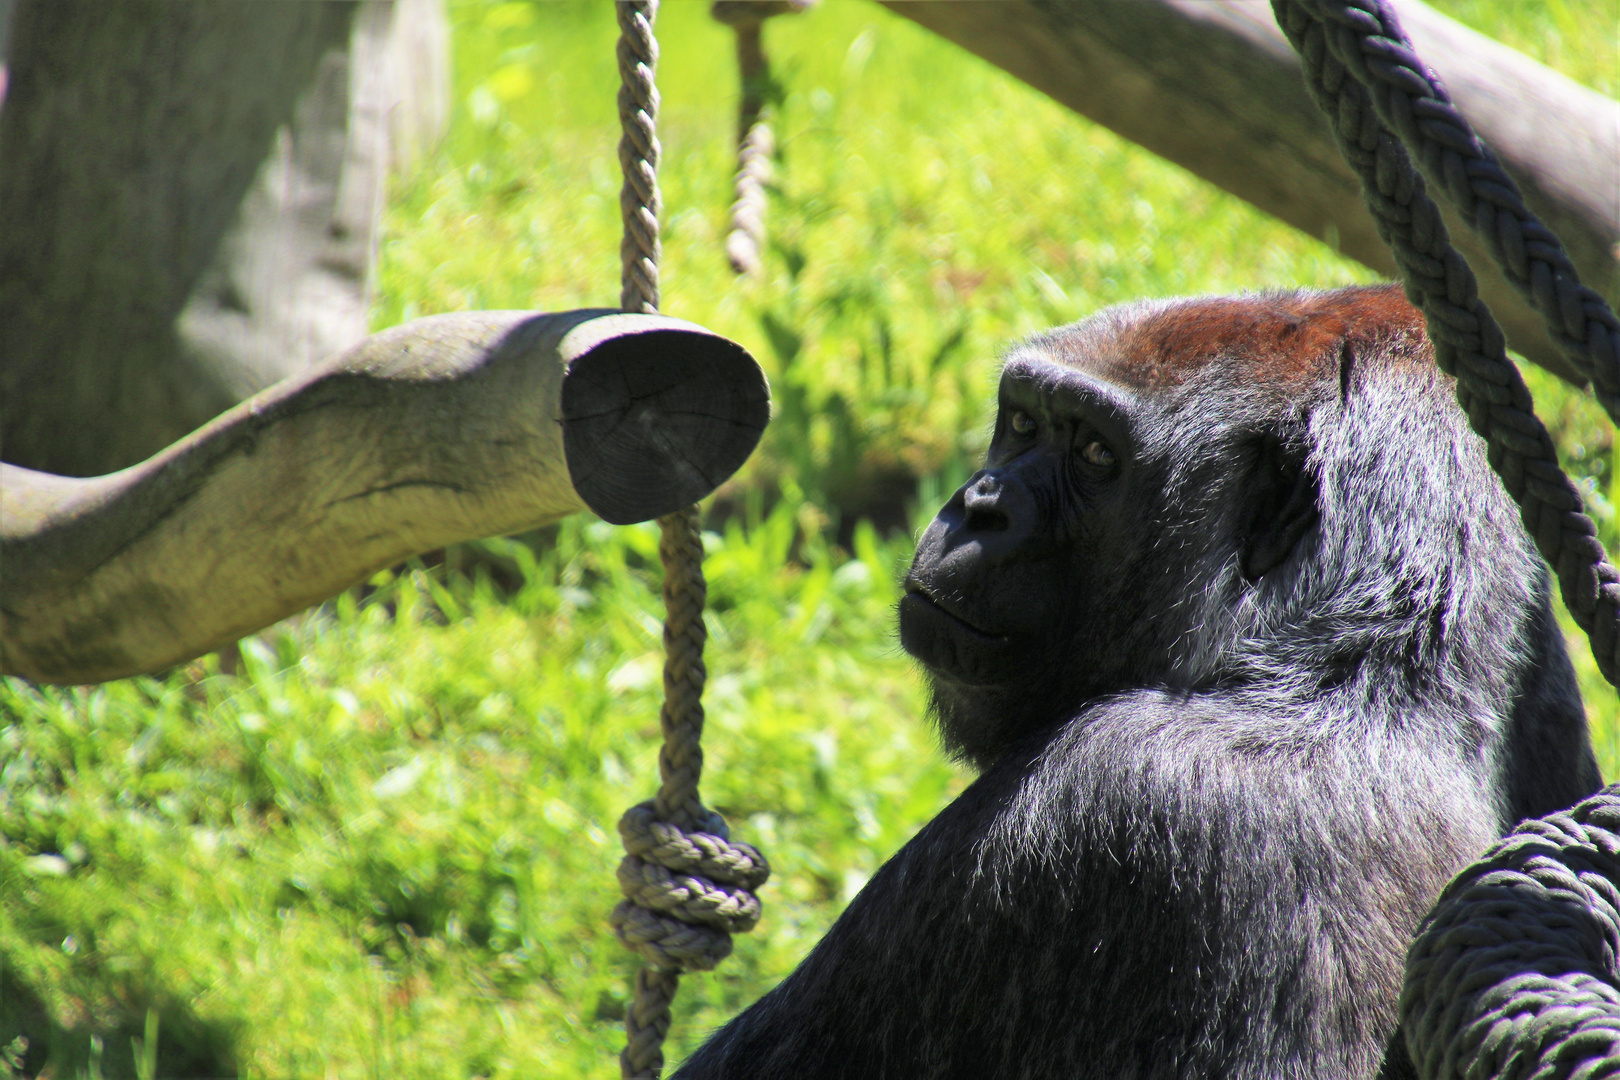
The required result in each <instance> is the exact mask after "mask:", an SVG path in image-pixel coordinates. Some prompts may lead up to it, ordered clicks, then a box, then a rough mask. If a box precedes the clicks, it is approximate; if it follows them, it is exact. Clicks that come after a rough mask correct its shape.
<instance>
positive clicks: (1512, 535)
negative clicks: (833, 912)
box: [676, 288, 1601, 1080]
mask: <svg viewBox="0 0 1620 1080" xmlns="http://www.w3.org/2000/svg"><path fill="white" fill-rule="evenodd" d="M1420 326H1421V323H1420V321H1419V319H1418V317H1417V315H1416V313H1415V312H1413V311H1412V310H1411V309H1410V308H1409V307H1407V306H1406V305H1405V303H1404V301H1402V300H1401V299H1400V295H1399V293H1398V291H1395V290H1391V289H1389V288H1369V289H1347V290H1341V291H1339V292H1333V293H1295V294H1278V295H1268V296H1250V297H1240V298H1228V299H1203V300H1190V301H1157V302H1152V303H1145V304H1141V305H1135V306H1131V307H1126V308H1122V309H1114V310H1110V311H1107V312H1103V313H1101V314H1099V315H1097V316H1093V317H1092V318H1091V319H1089V320H1087V321H1086V322H1084V323H1080V324H1077V325H1075V326H1071V327H1065V328H1062V329H1060V330H1056V331H1053V332H1051V333H1049V334H1045V335H1042V336H1040V337H1038V338H1036V339H1034V340H1033V341H1031V342H1029V343H1026V344H1025V345H1024V346H1023V347H1022V348H1020V349H1019V350H1018V351H1017V352H1015V353H1014V355H1013V358H1012V360H1011V361H1010V362H1009V363H1008V364H1007V366H1006V368H1005V371H1004V376H1003V380H1002V388H1001V401H1000V412H999V416H998V419H997V421H996V430H995V434H994V438H993V441H992V444H991V448H990V452H989V455H988V458H987V460H986V462H985V467H984V469H983V470H981V471H980V472H979V473H977V474H975V476H974V477H973V478H972V479H970V480H969V481H968V483H967V484H966V485H964V486H963V488H962V489H961V490H960V491H958V492H957V493H956V494H955V495H953V496H952V497H951V500H950V501H949V502H948V503H947V504H946V505H945V507H944V508H943V509H941V510H940V512H939V516H938V517H937V518H936V519H935V521H934V522H933V524H932V525H931V526H930V527H929V528H928V530H927V531H926V533H925V534H924V536H923V538H922V540H921V542H920V543H919V544H918V549H917V556H916V559H915V561H914V562H913V564H912V567H911V571H910V573H909V575H908V577H907V580H906V585H905V597H904V599H903V600H902V601H901V605H900V634H901V640H902V642H903V644H904V646H905V648H906V649H907V650H908V651H909V652H910V653H911V654H912V655H913V656H914V657H915V658H916V659H917V660H918V661H919V662H920V663H921V664H922V665H923V669H924V671H925V673H926V675H927V677H928V679H929V681H930V683H931V685H932V689H933V698H934V710H935V713H936V719H937V721H938V723H939V727H940V731H941V734H942V736H943V739H944V741H945V744H946V747H947V749H949V750H950V751H951V752H952V753H954V754H956V755H958V756H959V757H961V758H963V759H965V760H967V761H969V762H971V763H972V764H973V765H974V766H976V767H977V768H979V769H980V770H981V774H980V776H979V777H978V779H977V780H976V781H975V782H974V783H973V784H972V785H971V786H969V787H968V789H967V790H966V791H965V792H963V794H962V795H961V796H960V797H959V798H957V799H956V801H954V802H953V803H952V804H951V805H950V806H948V807H947V808H946V809H945V810H944V811H942V812H941V813H940V815H939V816H938V817H936V818H935V819H934V820H933V821H932V822H930V823H929V824H928V825H927V826H925V827H924V828H923V829H922V831H921V832H919V833H918V834H917V836H916V837H915V838H914V839H912V840H911V841H910V842H909V843H907V844H906V845H905V847H903V848H902V849H901V850H900V851H899V852H898V853H897V854H896V855H895V856H894V857H893V858H892V859H890V860H889V862H888V863H886V864H885V865H884V866H883V867H882V869H880V870H879V871H878V873H877V874H876V875H874V876H873V878H872V880H871V881H870V882H869V883H868V884H867V886H866V887H865V888H864V889H863V890H862V891H861V893H860V895H859V896H857V897H856V898H855V900H854V901H852V902H851V904H850V905H849V908H848V909H847V910H846V911H845V912H844V913H843V915H842V916H840V918H839V920H838V922H837V923H836V924H835V925H834V926H833V928H832V929H831V930H830V931H829V932H828V934H827V935H826V937H825V938H824V939H823V940H822V941H821V943H820V944H818V945H817V946H816V947H815V949H814V950H813V951H812V952H811V953H810V955H809V956H808V957H807V958H806V959H805V960H804V962H803V963H802V964H801V965H800V966H799V968H798V969H797V970H796V971H794V973H793V974H792V975H791V976H789V977H788V978H787V979H786V980H784V981H783V982H782V983H781V985H779V986H778V987H776V989H774V990H772V991H771V992H770V993H768V994H766V995H765V996H764V997H763V998H761V999H760V1000H759V1001H758V1002H756V1003H755V1004H754V1005H753V1006H751V1007H750V1008H748V1009H747V1010H746V1011H744V1012H743V1013H742V1014H741V1015H740V1016H738V1017H737V1018H736V1019H735V1020H733V1021H732V1022H731V1023H729V1024H727V1025H726V1026H725V1027H724V1028H722V1029H721V1030H720V1031H719V1032H717V1033H716V1034H715V1035H714V1036H713V1037H712V1038H711V1039H710V1040H709V1041H708V1042H707V1043H706V1044H705V1045H704V1046H703V1047H702V1048H701V1049H699V1050H698V1051H697V1052H696V1053H695V1054H693V1055H692V1057H691V1058H690V1059H689V1060H688V1061H687V1062H685V1063H684V1064H683V1065H682V1066H681V1068H680V1070H679V1071H678V1072H677V1073H676V1076H677V1078H688V1080H697V1078H704V1080H834V1078H843V1077H861V1078H892V1080H923V1078H928V1080H983V1078H990V1077H993V1078H997V1080H1000V1078H1030V1080H1035V1078H1041V1080H1045V1078H1055V1077H1062V1078H1065V1080H1069V1078H1095V1080H1194V1078H1199V1080H1203V1078H1210V1080H1213V1078H1217V1077H1218V1078H1221V1080H1315V1078H1323V1080H1373V1078H1374V1077H1375V1076H1383V1077H1384V1078H1385V1080H1396V1078H1397V1077H1405V1076H1408V1075H1410V1072H1409V1071H1406V1072H1403V1071H1401V1067H1400V1066H1401V1063H1400V1062H1399V1060H1398V1057H1399V1055H1392V1056H1391V1059H1390V1071H1388V1072H1386V1073H1382V1074H1381V1073H1380V1064H1381V1062H1382V1061H1383V1060H1384V1055H1385V1049H1386V1047H1391V1046H1394V1047H1397V1048H1398V1047H1401V1046H1402V1045H1403V1044H1402V1043H1401V1041H1400V1035H1399V1032H1397V1031H1396V1030H1395V1009H1394V1006H1395V998H1396V994H1397V992H1398V990H1399V986H1400V979H1401V969H1402V963H1403V958H1404V953H1405V949H1406V946H1407V943H1408V942H1409V941H1410V939H1411V935H1412V933H1413V931H1414V930H1415V928H1416V927H1417V925H1418V922H1419V920H1420V919H1421V918H1422V917H1423V915H1424V913H1425V912H1426V911H1427V909H1428V908H1429V906H1430V904H1431V903H1432V901H1433V899H1434V897H1435V896H1436V895H1437V894H1438V893H1439V891H1440V889H1441V888H1442V886H1443V885H1444V884H1445V882H1446V880H1447V879H1448V878H1449V877H1451V875H1452V874H1453V873H1455V871H1456V870H1457V869H1459V868H1460V867H1461V866H1462V865H1463V864H1465V863H1466V862H1468V861H1469V860H1470V859H1472V858H1474V857H1475V856H1476V855H1477V854H1478V853H1479V852H1481V851H1482V850H1484V848H1485V847H1486V846H1487V845H1488V844H1489V843H1490V842H1491V840H1492V839H1494V838H1495V837H1496V836H1498V835H1500V833H1501V832H1502V831H1503V830H1504V829H1506V828H1507V827H1509V826H1511V825H1512V824H1513V823H1514V822H1516V821H1517V820H1519V819H1520V818H1522V817H1528V816H1538V815H1540V814H1544V813H1547V812H1550V811H1552V810H1555V809H1558V808H1562V807H1565V806H1568V805H1570V804H1572V803H1574V802H1575V801H1577V800H1578V799H1580V798H1582V797H1584V796H1586V795H1587V794H1590V793H1591V792H1592V791H1594V790H1596V789H1597V787H1598V786H1599V784H1600V783H1601V780H1600V778H1599V775H1598V771H1597V765H1596V761H1595V759H1594V757H1593V754H1592V750H1591V746H1590V744H1589V741H1588V738H1587V733H1586V726H1585V716H1584V710H1583V708H1582V705H1581V702H1580V697H1579V694H1578V692H1577V691H1576V688H1575V682H1574V674H1573V671H1572V670H1571V668H1570V664H1569V660H1568V657H1567V656H1566V654H1565V652H1564V644H1563V638H1562V635H1561V634H1560V632H1559V630H1558V627H1557V624H1556V622H1555V621H1554V619H1553V616H1552V611H1551V606H1550V601H1549V598H1548V592H1547V573H1546V570H1545V568H1544V567H1543V566H1542V565H1541V563H1540V561H1539V559H1537V558H1536V556H1535V554H1534V549H1533V548H1532V547H1531V546H1530V544H1529V542H1528V539H1527V538H1526V537H1525V535H1524V532H1523V529H1522V527H1521V525H1520V524H1519V515H1518V511H1517V509H1516V508H1515V507H1514V505H1513V503H1512V501H1511V500H1510V499H1509V498H1508V497H1507V495H1506V493H1505V492H1504V491H1503V490H1502V488H1501V485H1500V483H1499V482H1498V481H1497V479H1496V477H1495V475H1494V474H1493V473H1492V472H1491V470H1490V467H1489V465H1488V464H1487V463H1486V461H1485V456H1484V453H1483V450H1482V448H1481V446H1480V444H1479V442H1478V440H1477V439H1476V438H1475V437H1474V435H1473V434H1472V432H1471V431H1469V430H1468V426H1467V422H1466V419H1465V418H1464V417H1463V416H1462V414H1461V411H1460V410H1459V409H1458V407H1457V405H1456V402H1455V400H1454V395H1453V390H1452V387H1451V384H1450V382H1449V380H1448V379H1446V378H1445V377H1443V376H1442V375H1441V374H1440V373H1439V372H1438V371H1437V370H1436V369H1435V367H1434V365H1433V362H1432V358H1431V356H1430V352H1429V348H1428V345H1427V342H1426V341H1425V340H1424V339H1423V337H1422V336H1421V331H1420ZM1409 1064H1410V1063H1409V1062H1408V1063H1405V1065H1406V1066H1407V1067H1408V1068H1409Z"/></svg>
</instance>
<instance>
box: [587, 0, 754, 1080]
mask: <svg viewBox="0 0 1620 1080" xmlns="http://www.w3.org/2000/svg"><path fill="white" fill-rule="evenodd" d="M614 7H615V9H616V10H617V12H618V19H619V47H618V56H619V78H620V81H621V86H620V89H619V122H620V125H621V126H622V128H623V131H624V134H623V136H622V137H621V139H620V140H619V164H620V167H621V168H622V169H623V171H624V187H623V189H622V190H621V192H620V195H619V209H620V211H621V212H622V214H623V217H624V240H623V242H622V243H621V244H620V247H619V255H620V260H621V263H622V274H623V276H622V283H623V284H622V290H621V293H620V300H619V304H620V306H621V307H623V308H624V309H625V310H626V311H638V312H645V313H649V314H650V313H654V312H656V311H657V310H658V261H659V254H660V252H659V240H658V215H659V209H660V202H659V195H658V155H659V146H658V86H657V83H656V81H655V78H656V73H657V68H658V41H657V39H656V38H655V37H654V35H653V22H654V20H655V19H656V18H657V16H658V3H657V0H633V2H626V0H619V2H618V3H616V4H615V5H614ZM658 527H659V533H660V536H659V543H658V554H659V557H660V559H661V560H662V562H663V565H664V610H665V619H664V652H665V659H664V706H663V708H662V710H660V713H659V726H660V727H661V728H662V729H663V735H664V744H663V747H662V748H661V749H660V750H659V753H658V772H659V777H660V784H659V788H658V794H657V796H656V797H655V798H653V799H652V800H651V801H650V802H645V803H641V804H640V805H638V806H635V807H632V808H631V809H630V810H629V811H628V812H627V813H626V814H625V815H624V817H623V818H622V819H621V820H620V821H619V835H620V837H621V838H622V839H623V841H624V848H625V857H624V859H623V861H622V862H620V863H619V887H620V888H621V889H622V890H623V892H624V895H625V899H624V900H622V901H620V903H619V905H618V906H617V907H616V908H614V909H613V915H612V923H613V928H614V930H615V932H616V933H617V934H618V936H619V940H620V941H622V942H624V944H625V945H626V946H627V947H628V948H630V949H631V950H633V951H634V952H635V953H636V954H637V955H639V956H641V957H642V958H643V959H645V960H647V961H648V962H649V963H650V964H651V965H652V966H651V967H648V968H643V969H641V970H640V971H638V972H637V973H636V987H635V994H634V997H633V999H632V1000H631V1003H630V1007H629V1009H628V1010H626V1013H625V1034H626V1045H625V1048H624V1051H623V1052H622V1053H621V1054H620V1055H619V1068H620V1072H621V1074H622V1075H623V1076H624V1077H626V1078H635V1080H656V1077H657V1076H658V1075H659V1073H660V1072H661V1071H662V1070H663V1067H664V1053H663V1043H664V1037H665V1036H666V1035H667V1034H668V1033H669V1025H670V1003H671V1002H672V1001H673V1000H674V998H675V991H676V989H677V988H678V987H679V985H680V973H681V972H683V971H706V970H708V969H710V968H712V967H714V966H715V964H717V963H719V962H720V961H721V960H722V959H724V958H725V957H726V956H728V955H730V953H731V935H732V934H733V933H738V932H741V931H744V930H749V929H752V927H753V926H754V924H755V922H757V921H758V919H759V900H758V898H757V897H755V896H754V894H753V890H754V889H756V888H758V887H759V886H760V885H761V884H763V883H764V881H765V879H766V877H767V876H768V875H769V874H770V868H769V867H768V866H767V865H766V863H765V860H764V858H763V857H761V855H760V854H759V852H758V851H755V850H754V849H753V848H752V847H750V846H749V845H747V844H742V843H732V842H731V841H730V839H729V833H728V832H727V829H726V824H725V822H724V821H723V820H722V819H721V817H720V815H719V814H716V813H714V812H713V811H711V810H709V809H707V808H706V807H704V805H703V802H702V800H701V799H700V798H699V797H698V780H699V779H700V777H701V776H702V773H703V748H702V738H703V683H704V679H705V677H706V676H707V669H706V668H705V667H704V665H703V645H704V641H705V639H706V637H707V633H706V631H705V630H704V626H703V605H704V601H705V598H706V595H707V586H706V585H705V583H704V580H703V534H702V532H701V531H700V529H699V519H698V508H697V507H696V506H688V507H686V508H685V509H683V510H677V511H676V512H675V513H673V514H669V515H667V516H665V517H662V518H659V519H658Z"/></svg>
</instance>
